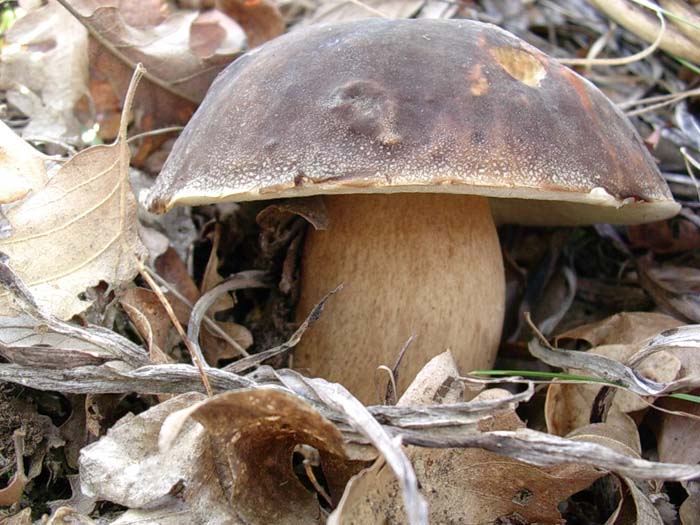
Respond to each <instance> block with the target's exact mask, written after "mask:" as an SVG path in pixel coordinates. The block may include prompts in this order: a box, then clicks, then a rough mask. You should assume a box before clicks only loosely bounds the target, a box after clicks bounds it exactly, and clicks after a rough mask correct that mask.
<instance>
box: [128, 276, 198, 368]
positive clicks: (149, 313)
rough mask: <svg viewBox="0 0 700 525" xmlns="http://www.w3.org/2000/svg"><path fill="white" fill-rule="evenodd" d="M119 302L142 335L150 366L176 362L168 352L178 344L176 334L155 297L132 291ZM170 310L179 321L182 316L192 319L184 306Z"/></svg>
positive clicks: (148, 292)
mask: <svg viewBox="0 0 700 525" xmlns="http://www.w3.org/2000/svg"><path fill="white" fill-rule="evenodd" d="M119 302H120V304H121V305H122V307H123V308H124V310H125V311H126V313H127V315H128V316H129V319H131V322H132V323H134V326H135V327H136V330H137V331H138V332H139V335H140V336H141V337H142V338H143V340H144V341H146V343H147V345H148V353H149V356H150V360H151V362H153V363H157V364H163V363H172V362H173V359H172V358H170V357H169V355H168V354H167V352H169V351H170V349H171V348H172V346H173V345H174V344H175V342H176V341H177V339H176V337H177V334H176V333H174V329H173V328H172V324H171V322H170V319H169V317H168V314H167V312H166V311H165V308H164V307H163V305H162V304H161V302H160V300H159V299H158V297H157V296H156V294H154V293H153V292H152V291H150V290H147V289H145V288H130V289H128V290H126V291H125V292H124V293H123V294H121V296H120V297H119ZM171 306H172V307H173V310H174V311H175V312H176V314H175V315H176V316H178V319H179V318H180V316H185V318H187V317H188V316H189V309H188V308H187V307H185V306H184V305H182V303H181V302H179V301H177V302H173V303H171ZM178 313H179V315H178Z"/></svg>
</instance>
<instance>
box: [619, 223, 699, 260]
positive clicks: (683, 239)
mask: <svg viewBox="0 0 700 525" xmlns="http://www.w3.org/2000/svg"><path fill="white" fill-rule="evenodd" d="M627 234H628V236H629V241H630V247H631V248H643V249H647V250H651V251H652V252H654V253H681V252H686V251H689V250H693V249H694V248H696V247H697V246H698V244H699V243H700V231H698V227H697V226H696V225H695V224H693V223H692V222H690V221H686V220H682V219H678V220H673V221H661V222H652V223H650V224H640V225H635V226H628V227H627Z"/></svg>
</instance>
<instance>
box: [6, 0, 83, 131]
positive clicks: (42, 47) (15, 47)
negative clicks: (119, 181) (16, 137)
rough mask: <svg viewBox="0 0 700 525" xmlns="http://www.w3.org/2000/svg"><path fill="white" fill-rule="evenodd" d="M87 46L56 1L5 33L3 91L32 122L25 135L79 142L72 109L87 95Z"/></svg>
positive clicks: (75, 23)
mask: <svg viewBox="0 0 700 525" xmlns="http://www.w3.org/2000/svg"><path fill="white" fill-rule="evenodd" d="M87 46H88V43H87V31H86V30H85V28H84V27H83V26H82V25H81V24H80V22H78V21H77V20H75V18H73V16H71V15H70V13H68V12H67V11H66V10H65V9H64V8H63V7H61V6H60V5H58V3H57V2H55V1H53V0H51V1H50V2H49V3H48V4H46V5H45V6H43V7H40V8H38V9H35V10H32V11H29V12H28V13H27V14H26V15H25V16H24V17H22V18H20V19H19V20H17V21H16V22H15V23H14V25H13V26H12V27H11V28H10V30H9V31H8V32H7V33H6V34H5V35H4V42H3V46H2V60H0V89H2V90H4V91H7V100H8V101H9V102H10V103H11V104H12V105H14V106H16V107H17V108H18V109H19V110H20V111H22V113H24V114H25V115H27V116H28V117H29V118H30V120H29V123H28V125H27V127H26V128H24V130H23V133H22V134H23V136H24V137H30V136H31V137H36V138H48V139H49V140H55V141H59V142H60V141H67V142H69V143H78V142H79V135H80V125H79V123H78V121H77V119H76V118H75V116H74V114H73V109H74V107H75V105H76V103H77V102H78V100H79V99H80V98H81V97H83V95H84V94H85V93H86V91H87V83H88V55H87Z"/></svg>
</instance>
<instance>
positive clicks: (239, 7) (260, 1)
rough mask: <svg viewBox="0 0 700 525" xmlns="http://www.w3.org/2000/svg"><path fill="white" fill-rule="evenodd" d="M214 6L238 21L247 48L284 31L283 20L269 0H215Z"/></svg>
mask: <svg viewBox="0 0 700 525" xmlns="http://www.w3.org/2000/svg"><path fill="white" fill-rule="evenodd" d="M214 4H215V5H216V8H217V9H218V10H219V11H221V12H222V13H225V14H227V15H228V16H230V17H231V18H233V19H234V20H235V21H236V22H238V23H239V24H240V25H241V27H242V28H243V30H244V31H245V34H246V37H247V39H248V49H252V48H254V47H257V46H259V45H260V44H264V43H265V42H267V41H268V40H272V39H273V38H275V37H277V36H279V35H281V34H282V33H284V20H283V19H282V15H281V14H280V12H279V9H277V6H276V5H275V4H274V3H273V2H270V1H269V0H255V1H254V2H251V1H250V0H216V1H215V2H214Z"/></svg>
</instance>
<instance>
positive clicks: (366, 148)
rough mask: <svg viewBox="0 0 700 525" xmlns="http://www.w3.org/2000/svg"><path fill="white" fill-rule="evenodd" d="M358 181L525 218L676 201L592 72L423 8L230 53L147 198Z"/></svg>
mask: <svg viewBox="0 0 700 525" xmlns="http://www.w3.org/2000/svg"><path fill="white" fill-rule="evenodd" d="M368 192H369V193H379V192H445V193H467V194H477V195H484V196H488V197H499V198H503V199H505V200H504V201H501V202H500V203H499V202H497V201H498V200H499V199H494V209H495V211H496V212H497V215H501V216H503V217H505V218H506V219H507V220H512V221H518V222H529V223H550V224H558V223H595V222H614V223H636V222H644V221H649V220H657V219H662V218H666V217H669V216H672V215H674V214H675V213H677V211H678V209H679V206H678V204H676V203H675V202H673V199H672V197H671V194H670V192H669V189H668V187H667V185H666V184H665V182H664V181H663V179H662V178H661V176H660V174H659V172H658V170H657V168H656V166H655V165H654V161H653V159H652V158H651V156H650V155H649V153H648V152H647V150H646V148H645V146H644V144H643V143H642V141H641V140H640V138H639V136H638V135H637V134H636V132H635V130H634V128H633V127H632V125H631V124H630V123H629V122H628V120H627V119H626V117H625V116H624V115H623V114H622V113H621V112H620V111H619V110H618V109H617V108H616V107H615V106H614V104H613V103H612V102H610V100H608V99H607V98H606V97H605V96H604V95H603V94H602V93H601V92H600V91H599V90H598V89H597V88H596V87H595V86H593V85H592V84H591V83H590V82H588V81H586V80H585V79H583V78H581V77H580V76H578V75H577V74H576V73H574V72H572V71H571V70H570V69H568V68H566V67H564V66H562V65H561V64H559V63H558V62H557V61H556V60H554V59H551V58H549V57H547V56H546V55H544V54H543V53H542V52H540V51H539V50H537V49H535V48H534V47H532V46H530V45H528V44H527V43H525V42H523V41H522V40H520V39H518V38H516V37H515V36H513V35H512V34H510V33H508V32H506V31H504V30H502V29H500V28H498V27H496V26H493V25H490V24H482V23H479V22H473V21H467V20H426V19H420V20H400V21H396V20H391V21H389V20H380V19H371V20H362V21H355V22H350V23H342V24H335V25H325V26H312V27H310V28H308V29H303V30H299V31H295V32H292V33H289V34H287V35H284V36H282V37H280V38H277V39H275V40H273V41H271V42H269V43H267V44H265V45H264V46H261V47H259V48H257V49H255V50H253V51H251V52H250V53H248V54H246V55H244V56H243V57H241V58H240V59H238V60H237V61H236V62H235V63H234V64H232V65H231V66H229V67H228V68H227V69H226V70H225V71H224V72H222V73H221V74H220V75H219V77H218V78H217V79H216V81H215V82H214V84H213V85H212V86H211V89H210V90H209V93H208V94H207V96H206V98H205V100H204V102H203V103H202V105H201V107H200V108H199V110H198V111H197V113H196V114H195V115H194V117H193V118H192V120H191V121H190V123H189V124H188V125H187V127H186V128H185V130H184V131H183V133H182V135H181V136H180V137H179V139H178V141H177V143H176V144H175V147H174V148H173V152H172V154H171V155H170V158H169V159H168V161H167V163H166V165H165V166H164V168H163V171H162V173H161V175H160V177H159V179H158V181H157V183H156V185H155V187H154V189H153V190H152V192H151V195H150V197H149V206H150V208H151V209H152V210H155V211H164V210H167V209H169V208H170V207H172V206H174V205H176V204H203V203H211V202H216V201H223V200H231V201H245V200H256V199H272V198H279V197H297V196H306V195H318V194H332V193H368ZM533 199H534V200H538V201H540V202H539V203H533V202H532V200H533ZM526 201H529V202H526ZM542 211H544V212H542ZM541 212H542V213H541Z"/></svg>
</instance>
